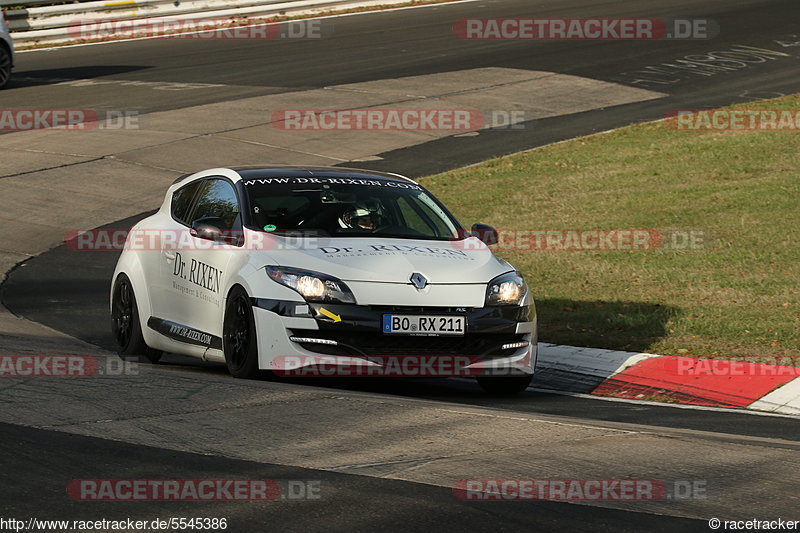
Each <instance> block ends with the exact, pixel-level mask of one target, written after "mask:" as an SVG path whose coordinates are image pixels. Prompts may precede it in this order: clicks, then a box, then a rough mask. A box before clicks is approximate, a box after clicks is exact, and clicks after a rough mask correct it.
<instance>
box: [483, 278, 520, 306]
mask: <svg viewBox="0 0 800 533" xmlns="http://www.w3.org/2000/svg"><path fill="white" fill-rule="evenodd" d="M527 290H528V288H527V287H526V286H525V280H524V279H522V276H520V274H519V272H509V273H507V274H503V275H501V276H497V277H496V278H494V279H493V280H492V281H490V282H489V286H488V287H486V305H487V306H489V305H519V303H520V302H521V301H522V298H523V297H524V296H525V293H526V292H527Z"/></svg>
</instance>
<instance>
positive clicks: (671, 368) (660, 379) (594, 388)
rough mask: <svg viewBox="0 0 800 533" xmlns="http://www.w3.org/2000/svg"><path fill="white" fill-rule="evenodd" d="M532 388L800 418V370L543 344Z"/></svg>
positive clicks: (747, 362) (731, 361) (799, 368)
mask: <svg viewBox="0 0 800 533" xmlns="http://www.w3.org/2000/svg"><path fill="white" fill-rule="evenodd" d="M532 386H533V387H536V388H538V389H554V390H560V391H568V392H575V393H585V394H591V395H595V396H604V397H611V398H623V399H631V400H651V401H661V402H667V403H678V404H685V405H700V406H707V407H722V408H730V409H754V410H758V411H768V412H773V413H781V414H788V415H800V367H797V366H785V365H772V364H764V363H757V362H749V361H746V360H723V359H704V358H695V357H680V356H671V355H656V354H648V353H636V352H623V351H616V350H602V349H596V348H580V347H576V346H561V345H555V344H546V343H540V344H539V358H538V361H537V364H536V374H535V376H534V382H533V383H532Z"/></svg>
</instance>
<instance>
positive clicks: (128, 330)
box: [111, 274, 162, 363]
mask: <svg viewBox="0 0 800 533" xmlns="http://www.w3.org/2000/svg"><path fill="white" fill-rule="evenodd" d="M111 333H112V335H114V340H116V341H117V353H118V354H119V356H120V357H122V358H123V359H126V360H127V359H141V358H145V359H147V360H148V361H150V362H151V363H157V362H158V361H159V359H161V354H162V352H161V351H160V350H154V349H152V348H150V347H149V346H147V344H145V342H144V336H142V325H141V323H140V322H139V308H138V306H137V305H136V296H135V295H134V293H133V285H131V281H130V279H128V276H126V275H125V274H120V275H119V277H118V278H117V281H116V283H114V292H113V295H112V297H111Z"/></svg>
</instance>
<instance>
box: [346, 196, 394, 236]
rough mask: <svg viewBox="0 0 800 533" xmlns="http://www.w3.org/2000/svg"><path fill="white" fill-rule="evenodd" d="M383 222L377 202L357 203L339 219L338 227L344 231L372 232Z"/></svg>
mask: <svg viewBox="0 0 800 533" xmlns="http://www.w3.org/2000/svg"><path fill="white" fill-rule="evenodd" d="M383 222H384V216H383V207H382V206H381V205H380V203H378V202H366V203H358V204H355V205H353V206H351V207H350V208H348V209H346V210H345V211H344V212H343V213H342V215H341V216H340V217H339V226H340V227H341V228H344V229H364V230H371V231H374V230H376V229H378V228H379V227H380V226H381V225H382V224H383Z"/></svg>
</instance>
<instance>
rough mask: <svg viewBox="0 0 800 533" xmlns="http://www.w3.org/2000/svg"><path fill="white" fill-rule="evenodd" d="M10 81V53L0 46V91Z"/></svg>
mask: <svg viewBox="0 0 800 533" xmlns="http://www.w3.org/2000/svg"><path fill="white" fill-rule="evenodd" d="M9 79H11V53H10V52H9V51H8V50H7V49H6V47H5V46H4V45H2V44H0V89H2V88H3V87H5V86H6V84H7V83H8V80H9Z"/></svg>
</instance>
